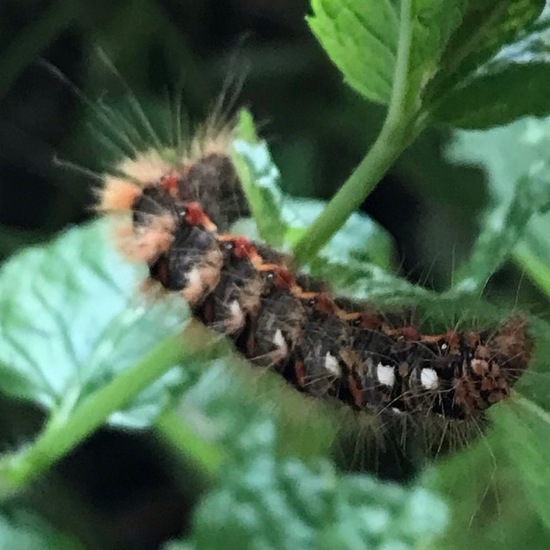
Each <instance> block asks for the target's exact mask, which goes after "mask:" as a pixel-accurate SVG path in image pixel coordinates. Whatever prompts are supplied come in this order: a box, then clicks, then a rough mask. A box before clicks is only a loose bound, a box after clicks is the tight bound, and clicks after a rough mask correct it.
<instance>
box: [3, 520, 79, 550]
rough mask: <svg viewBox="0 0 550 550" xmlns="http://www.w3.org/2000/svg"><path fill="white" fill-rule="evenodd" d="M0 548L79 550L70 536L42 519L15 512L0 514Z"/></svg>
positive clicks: (9, 549)
mask: <svg viewBox="0 0 550 550" xmlns="http://www.w3.org/2000/svg"><path fill="white" fill-rule="evenodd" d="M0 548H3V549H5V550H11V549H13V550H16V549H17V550H38V549H40V550H60V549H63V550H79V549H82V548H83V547H82V546H81V545H80V544H78V543H77V542H76V541H74V540H72V539H71V538H69V537H67V536H65V535H62V534H60V533H57V532H55V531H54V530H53V529H52V528H51V527H49V526H48V525H46V524H45V523H44V522H43V521H41V520H39V519H38V518H36V517H33V516H31V515H29V514H26V513H22V512H17V513H12V514H10V515H9V516H8V515H1V516H0Z"/></svg>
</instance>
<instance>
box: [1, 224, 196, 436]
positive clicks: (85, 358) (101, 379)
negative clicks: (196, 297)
mask: <svg viewBox="0 0 550 550" xmlns="http://www.w3.org/2000/svg"><path fill="white" fill-rule="evenodd" d="M110 231H112V228H111V227H110V225H108V224H107V223H106V222H105V221H102V222H96V223H93V224H90V225H88V226H85V227H82V228H76V229H72V230H70V231H67V232H66V233H64V234H62V235H61V236H60V237H59V238H57V239H56V240H54V241H53V242H52V243H50V244H48V245H47V246H44V247H42V248H38V247H37V248H32V249H28V250H26V251H23V252H22V253H21V254H19V255H17V256H15V257H14V258H12V259H11V260H9V261H8V262H7V263H6V264H5V265H4V266H3V267H2V269H1V271H0V315H1V322H0V339H1V341H2V346H1V347H0V372H1V375H2V376H1V383H0V391H2V392H4V393H6V394H9V395H12V396H14V397H18V398H21V399H25V400H29V401H33V402H35V403H37V404H39V405H41V406H43V407H45V408H46V409H49V410H50V411H51V413H52V414H56V415H57V416H62V417H66V416H67V415H69V414H70V411H71V410H73V409H74V407H75V406H76V405H77V404H78V403H79V402H80V401H81V400H82V399H84V398H85V397H86V396H87V395H89V394H90V393H92V392H94V391H95V390H97V389H98V388H100V387H102V386H104V385H105V384H107V383H108V382H109V381H111V380H112V379H113V378H114V377H115V376H116V375H117V373H119V372H121V371H122V370H124V369H126V368H127V367H130V366H132V365H133V364H135V363H137V362H138V361H139V360H140V359H142V358H143V357H144V356H145V355H146V354H147V353H148V352H149V351H151V350H152V349H153V348H154V347H155V346H156V345H157V344H158V342H159V341H162V340H163V339H164V338H166V337H168V336H170V335H171V334H176V333H178V332H179V331H181V330H183V327H184V325H185V320H186V319H187V317H188V312H187V307H186V304H185V303H184V302H183V301H182V300H179V299H176V300H171V299H170V300H169V299H167V300H160V301H157V302H155V303H151V300H148V299H147V298H146V297H145V296H140V290H139V282H141V280H142V279H143V277H144V275H145V273H144V270H143V269H138V268H135V267H133V266H130V265H127V264H125V263H124V262H123V261H122V260H121V259H120V257H119V256H118V254H117V253H116V252H115V251H114V250H113V248H112V247H111V244H110V243H111V240H112V239H111V238H110V235H109V232H110ZM182 377H183V373H182V371H181V369H174V370H172V371H169V372H168V373H166V375H165V376H164V377H162V378H161V379H160V380H159V381H157V382H156V383H154V384H153V385H151V386H150V387H149V388H148V389H147V390H146V391H145V392H143V393H142V394H141V395H140V396H139V397H138V398H137V399H136V401H135V402H134V403H132V405H131V406H130V407H129V409H128V410H126V411H125V412H124V413H122V412H120V413H117V414H115V415H114V416H112V417H111V418H110V421H111V422H112V423H114V424H124V425H129V426H144V425H146V424H148V423H150V422H151V421H152V420H153V419H154V417H155V416H156V415H157V414H158V413H159V412H160V411H161V410H162V408H163V407H164V406H166V404H167V401H168V399H169V398H170V393H171V391H175V390H176V389H177V388H178V387H179V385H180V384H181V383H182V380H183V379H182Z"/></svg>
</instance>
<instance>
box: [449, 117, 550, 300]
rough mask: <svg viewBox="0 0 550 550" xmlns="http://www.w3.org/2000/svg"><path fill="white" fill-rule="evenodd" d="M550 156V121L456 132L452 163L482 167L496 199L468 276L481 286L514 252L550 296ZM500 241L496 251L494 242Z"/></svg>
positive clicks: (519, 264)
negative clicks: (547, 211) (504, 259)
mask: <svg viewBox="0 0 550 550" xmlns="http://www.w3.org/2000/svg"><path fill="white" fill-rule="evenodd" d="M548 151H550V119H544V120H535V119H524V120H519V121H516V122H514V123H512V124H510V125H508V126H505V127H501V128H494V129H492V130H490V131H486V132H457V133H456V137H455V140H454V142H453V144H452V147H451V148H450V155H451V157H452V159H453V160H455V161H457V162H461V163H464V164H470V165H472V164H476V165H480V164H481V165H482V166H483V167H484V168H485V170H486V172H487V178H488V184H489V189H490V191H491V194H492V198H493V201H492V205H491V208H490V209H489V210H488V211H487V213H486V214H485V217H484V219H483V221H482V223H483V226H482V232H481V237H480V241H479V243H478V247H480V248H479V250H480V252H474V257H473V258H472V260H473V261H472V263H471V265H470V266H469V267H467V268H466V271H465V272H467V273H469V275H470V276H473V277H474V278H475V279H476V280H477V282H478V283H479V281H481V280H483V282H484V281H485V280H486V277H487V276H488V275H490V272H491V270H492V269H493V267H491V265H490V264H491V263H492V265H493V266H494V268H495V269H496V268H497V267H498V265H499V264H500V263H501V261H502V259H503V258H504V257H505V256H506V254H507V253H511V254H512V258H513V260H514V261H515V262H516V263H517V264H518V266H519V267H520V268H521V269H524V270H525V271H526V272H527V274H528V275H529V276H530V277H531V278H532V279H533V281H534V282H535V283H536V284H538V286H539V287H540V288H541V289H542V290H543V291H544V292H546V294H547V295H548V296H550V244H549V241H548V239H547V235H549V234H550V213H545V207H546V206H547V205H548V198H549V194H550V179H549V178H548V176H547V174H548V173H549V172H548V168H549V164H548V163H549V161H550V156H549V153H548ZM518 186H519V187H518ZM529 213H532V214H533V215H532V216H529ZM529 218H530V221H527V220H528V219H529ZM497 236H498V240H497V241H495V243H496V244H495V246H491V242H490V241H491V238H492V237H495V238H497ZM520 237H521V238H520ZM518 238H519V241H518ZM485 254H487V256H485ZM482 256H483V258H482ZM476 258H482V259H483V262H481V263H480V262H478V261H477V260H476ZM476 266H477V267H476ZM478 267H479V269H478ZM472 270H473V271H472ZM476 284H477V283H476Z"/></svg>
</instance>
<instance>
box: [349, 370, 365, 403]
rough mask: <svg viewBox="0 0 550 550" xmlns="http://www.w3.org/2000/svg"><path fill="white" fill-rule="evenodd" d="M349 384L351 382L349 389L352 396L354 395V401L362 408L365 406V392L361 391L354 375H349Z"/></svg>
mask: <svg viewBox="0 0 550 550" xmlns="http://www.w3.org/2000/svg"><path fill="white" fill-rule="evenodd" d="M348 384H349V391H350V393H351V396H352V397H353V402H354V403H355V405H357V407H359V408H360V409H361V408H363V405H364V403H363V392H362V391H361V388H360V387H359V384H358V383H357V380H355V378H354V376H353V375H351V374H349V375H348Z"/></svg>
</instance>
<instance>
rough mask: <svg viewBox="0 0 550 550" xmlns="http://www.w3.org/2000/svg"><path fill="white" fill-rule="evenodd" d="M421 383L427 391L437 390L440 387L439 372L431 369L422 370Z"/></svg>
mask: <svg viewBox="0 0 550 550" xmlns="http://www.w3.org/2000/svg"><path fill="white" fill-rule="evenodd" d="M420 383H421V384H422V385H423V386H424V387H425V388H426V389H427V390H437V388H438V387H439V378H438V376H437V372H435V371H434V370H433V369H429V368H426V369H422V372H421V373H420Z"/></svg>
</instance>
